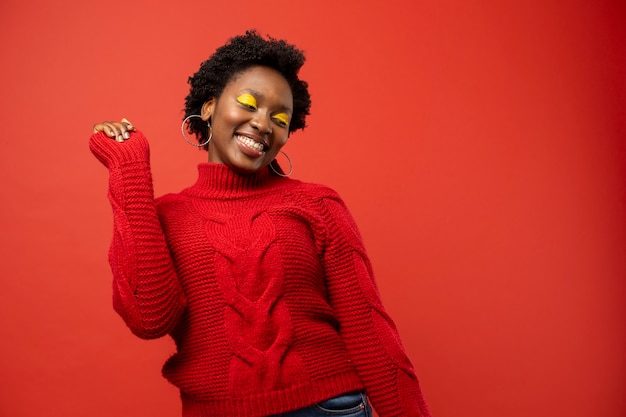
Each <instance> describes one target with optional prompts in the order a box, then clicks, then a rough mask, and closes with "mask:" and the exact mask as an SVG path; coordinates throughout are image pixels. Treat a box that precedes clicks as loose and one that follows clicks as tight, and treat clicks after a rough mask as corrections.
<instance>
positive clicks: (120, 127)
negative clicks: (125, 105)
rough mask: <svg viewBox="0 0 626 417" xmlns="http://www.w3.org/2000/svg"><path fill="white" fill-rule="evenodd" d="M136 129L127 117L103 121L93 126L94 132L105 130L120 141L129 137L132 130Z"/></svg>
mask: <svg viewBox="0 0 626 417" xmlns="http://www.w3.org/2000/svg"><path fill="white" fill-rule="evenodd" d="M134 130H135V126H133V124H132V123H131V122H129V121H128V120H127V119H122V120H120V121H119V122H102V123H98V124H96V125H94V126H93V133H98V132H103V133H104V134H105V135H107V136H109V137H110V138H111V139H115V140H116V141H118V142H120V143H121V142H124V141H125V140H126V139H129V138H130V132H132V131H134Z"/></svg>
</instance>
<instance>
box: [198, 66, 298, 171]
mask: <svg viewBox="0 0 626 417" xmlns="http://www.w3.org/2000/svg"><path fill="white" fill-rule="evenodd" d="M292 114H293V96H292V94H291V88H290V87H289V84H288V83H287V80H286V79H285V78H284V77H283V76H282V75H281V74H280V73H279V72H277V71H275V70H273V69H271V68H268V67H261V66H256V67H251V68H249V69H247V70H245V71H244V72H242V73H240V74H238V75H236V76H235V77H234V78H233V79H231V80H230V81H229V82H228V84H226V87H225V88H224V91H223V92H222V95H221V96H220V97H219V99H214V98H211V99H209V100H208V101H207V102H206V103H204V105H203V106H202V119H204V120H209V118H211V127H212V128H213V137H212V139H211V141H210V142H209V162H215V163H218V164H226V165H228V166H230V167H231V168H232V169H234V170H235V171H238V172H243V173H251V172H256V171H258V170H259V169H261V168H263V167H265V166H266V165H268V164H269V163H270V162H272V160H273V159H274V158H275V157H276V155H277V154H278V152H279V151H280V149H281V148H282V147H283V146H284V145H285V143H287V138H288V136H289V122H290V121H291V116H292Z"/></svg>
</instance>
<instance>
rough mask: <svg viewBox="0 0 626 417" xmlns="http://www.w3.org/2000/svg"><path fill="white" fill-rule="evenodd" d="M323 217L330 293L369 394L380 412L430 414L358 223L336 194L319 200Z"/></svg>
mask: <svg viewBox="0 0 626 417" xmlns="http://www.w3.org/2000/svg"><path fill="white" fill-rule="evenodd" d="M333 194H334V193H333ZM324 217H325V219H324V220H325V223H326V225H327V231H326V247H325V251H324V258H323V262H324V267H325V271H326V275H327V287H328V291H329V298H330V302H331V304H332V306H333V308H334V309H335V311H336V313H337V316H338V318H339V321H340V332H341V336H342V339H343V340H344V343H345V344H346V346H347V348H348V351H349V353H350V356H351V358H352V360H353V362H354V364H355V366H356V369H357V372H358V373H359V376H360V378H361V380H362V381H363V383H364V384H365V389H366V392H367V394H368V397H369V398H370V400H371V401H372V404H373V406H374V408H375V409H376V412H377V413H378V415H380V416H381V417H390V416H414V417H427V416H430V413H429V411H428V408H427V406H426V403H425V402H424V399H423V396H422V392H421V389H420V386H419V382H418V379H417V377H416V375H415V372H414V370H413V366H412V365H411V362H410V361H409V359H408V357H407V355H406V353H405V351H404V348H403V346H402V343H401V341H400V336H399V334H398V331H397V329H396V327H395V324H394V323H393V320H392V319H391V318H390V317H389V315H388V314H387V312H386V311H385V309H384V307H383V305H382V303H381V301H380V296H379V293H378V289H377V287H376V283H375V281H374V276H373V273H372V268H371V264H370V261H369V259H368V257H367V254H366V251H365V248H364V246H363V242H362V239H361V236H360V234H359V231H358V229H357V226H356V224H355V222H354V220H353V218H352V216H351V214H350V213H349V211H348V209H347V208H346V206H345V205H344V203H343V201H341V199H340V198H339V196H337V195H336V194H334V195H330V196H329V197H328V198H325V199H324Z"/></svg>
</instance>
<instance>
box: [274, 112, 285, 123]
mask: <svg viewBox="0 0 626 417" xmlns="http://www.w3.org/2000/svg"><path fill="white" fill-rule="evenodd" d="M274 121H275V122H276V123H278V124H279V125H281V126H288V125H289V116H287V115H286V114H285V113H278V114H276V115H274Z"/></svg>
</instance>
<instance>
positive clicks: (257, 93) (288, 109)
mask: <svg viewBox="0 0 626 417" xmlns="http://www.w3.org/2000/svg"><path fill="white" fill-rule="evenodd" d="M241 91H242V92H245V93H251V94H252V95H254V96H257V97H260V98H265V95H264V94H263V93H261V92H260V91H257V90H254V89H252V88H244V89H243V90H241ZM280 109H281V110H283V111H286V112H289V113H293V109H292V108H290V107H288V106H280Z"/></svg>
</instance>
